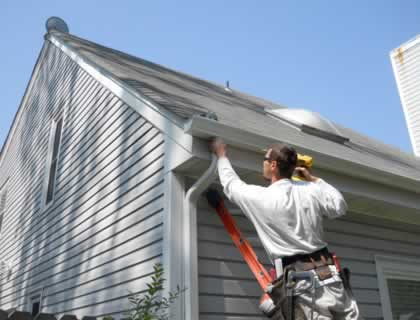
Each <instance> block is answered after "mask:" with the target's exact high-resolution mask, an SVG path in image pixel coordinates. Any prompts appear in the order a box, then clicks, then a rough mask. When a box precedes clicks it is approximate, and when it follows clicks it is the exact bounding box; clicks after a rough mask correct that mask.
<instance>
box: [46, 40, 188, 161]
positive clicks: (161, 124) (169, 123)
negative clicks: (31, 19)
mask: <svg viewBox="0 0 420 320" xmlns="http://www.w3.org/2000/svg"><path fill="white" fill-rule="evenodd" d="M46 39H47V40H48V41H50V42H51V43H52V44H53V45H55V46H56V47H57V48H59V49H60V50H61V51H62V52H64V54H66V55H67V56H68V57H69V58H70V59H72V60H73V61H74V62H75V63H77V64H78V65H79V66H80V67H81V68H82V69H83V70H85V71H86V72H87V73H88V74H90V75H91V76H92V77H93V78H95V79H96V80H97V81H98V82H99V83H101V84H102V85H103V86H104V87H105V88H107V89H108V90H109V91H111V92H112V93H113V94H114V95H115V96H117V97H118V98H120V99H121V100H122V101H123V102H124V103H126V104H127V105H128V106H129V107H131V108H133V109H134V110H135V111H136V112H138V113H139V114H140V115H141V116H142V117H144V118H145V119H146V120H147V121H149V122H150V123H152V124H153V125H154V126H155V127H156V128H157V129H159V130H160V131H161V132H162V133H163V134H164V135H165V136H166V137H167V138H169V139H170V140H172V141H174V142H175V143H176V144H178V145H179V146H180V147H181V148H183V149H184V150H185V151H186V152H188V153H191V145H192V137H191V136H190V135H188V134H185V132H184V130H183V121H182V120H181V119H179V117H177V116H176V115H175V114H172V113H170V112H169V111H166V110H164V109H163V108H161V107H160V106H158V105H156V104H154V103H153V102H151V101H150V100H149V99H148V98H147V97H145V96H143V95H141V94H140V93H139V92H137V91H135V90H134V89H132V88H131V87H130V86H128V85H127V84H125V83H124V82H123V81H121V80H119V79H118V78H117V77H115V76H114V75H113V74H112V73H110V72H108V71H107V70H105V69H103V68H102V67H100V66H99V65H97V64H96V63H95V62H93V61H92V60H90V59H88V58H86V57H85V56H83V55H81V54H80V53H79V52H77V50H74V49H73V48H71V46H69V45H67V44H66V43H65V41H62V40H60V39H59V38H58V37H56V36H54V34H53V33H50V34H48V35H47V36H46Z"/></svg>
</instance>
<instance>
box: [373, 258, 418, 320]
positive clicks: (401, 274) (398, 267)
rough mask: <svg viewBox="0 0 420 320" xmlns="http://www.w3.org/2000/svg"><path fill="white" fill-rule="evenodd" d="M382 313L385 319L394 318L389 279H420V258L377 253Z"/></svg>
mask: <svg viewBox="0 0 420 320" xmlns="http://www.w3.org/2000/svg"><path fill="white" fill-rule="evenodd" d="M375 262H376V271H377V274H378V286H379V293H380V297H381V304H382V313H383V317H384V319H385V320H393V317H392V309H391V299H390V297H389V288H388V283H387V279H400V280H418V281H420V269H419V265H420V259H411V258H405V257H399V256H384V255H375Z"/></svg>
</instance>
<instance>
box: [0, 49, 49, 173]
mask: <svg viewBox="0 0 420 320" xmlns="http://www.w3.org/2000/svg"><path fill="white" fill-rule="evenodd" d="M46 44H47V43H46V42H45V43H44V45H43V47H42V49H41V52H40V54H39V56H38V59H37V61H36V63H35V66H34V69H33V71H32V75H31V78H30V80H29V84H28V86H27V87H26V90H25V93H24V94H23V98H22V101H21V102H20V105H19V109H18V111H17V113H16V115H15V118H14V120H13V123H12V125H11V128H10V131H9V134H8V135H7V138H6V141H5V143H4V144H3V149H2V150H0V151H1V152H0V167H1V165H2V162H3V159H4V156H5V155H6V153H7V150H8V149H9V146H10V142H11V140H12V137H13V135H14V133H15V129H16V127H17V125H18V123H19V121H20V118H21V117H22V114H23V112H24V110H23V109H24V107H25V105H26V101H27V100H28V98H29V97H30V95H31V93H32V88H33V86H34V84H35V81H36V79H37V78H38V75H39V70H40V67H41V64H42V61H43V58H44V56H45V52H46V50H47V47H48V46H47V45H46Z"/></svg>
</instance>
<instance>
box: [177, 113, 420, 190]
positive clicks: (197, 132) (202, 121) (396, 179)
mask: <svg viewBox="0 0 420 320" xmlns="http://www.w3.org/2000/svg"><path fill="white" fill-rule="evenodd" d="M185 132H186V133H189V134H190V135H192V136H194V137H198V138H203V139H209V138H210V137H223V140H225V141H226V142H227V143H228V144H232V145H235V146H237V147H239V148H241V149H244V150H250V151H254V152H258V153H261V154H262V153H263V152H264V151H263V150H262V147H263V146H268V145H270V144H272V143H274V142H278V141H279V139H278V138H277V137H275V136H273V137H267V136H263V135H260V134H258V133H253V132H249V131H245V130H242V129H240V128H234V127H231V126H228V125H226V124H222V123H220V122H217V121H213V120H211V119H206V118H203V117H193V118H192V119H191V120H190V122H189V123H188V124H187V125H186V127H185ZM282 141H283V142H285V143H288V144H291V145H293V146H295V147H298V148H299V150H300V151H301V152H303V153H306V154H310V155H311V156H313V157H315V158H316V159H317V167H319V168H321V169H326V170H329V171H335V172H338V173H342V174H347V175H348V174H351V176H352V177H358V178H362V179H365V180H368V181H372V182H376V183H378V182H379V183H381V184H383V185H387V186H391V187H394V188H395V187H398V188H401V189H403V190H407V191H411V192H415V193H418V192H419V190H420V181H419V180H416V179H412V178H409V177H405V176H400V175H397V174H394V173H391V172H386V171H383V170H380V169H377V168H373V167H369V166H367V165H364V164H362V163H357V162H353V161H350V160H346V159H343V158H339V157H337V156H334V155H331V154H324V153H320V152H319V151H318V150H315V149H309V148H305V147H302V146H297V145H295V144H294V143H293V141H288V139H287V137H284V138H283V139H282ZM390 169H391V168H390Z"/></svg>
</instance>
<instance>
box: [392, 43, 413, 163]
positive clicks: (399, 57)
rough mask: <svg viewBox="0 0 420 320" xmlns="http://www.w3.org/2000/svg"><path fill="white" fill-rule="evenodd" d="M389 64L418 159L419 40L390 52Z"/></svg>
mask: <svg viewBox="0 0 420 320" xmlns="http://www.w3.org/2000/svg"><path fill="white" fill-rule="evenodd" d="M391 63H392V67H393V70H394V75H395V79H396V82H397V87H398V91H399V94H400V99H401V104H402V107H403V111H404V116H405V121H406V123H407V128H408V133H409V135H410V140H411V145H412V148H413V151H414V154H415V155H416V156H417V157H420V95H419V90H418V88H419V85H420V38H419V37H417V38H416V39H413V40H411V41H409V42H408V43H407V44H404V45H402V47H401V48H399V49H395V50H393V51H392V52H391Z"/></svg>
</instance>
